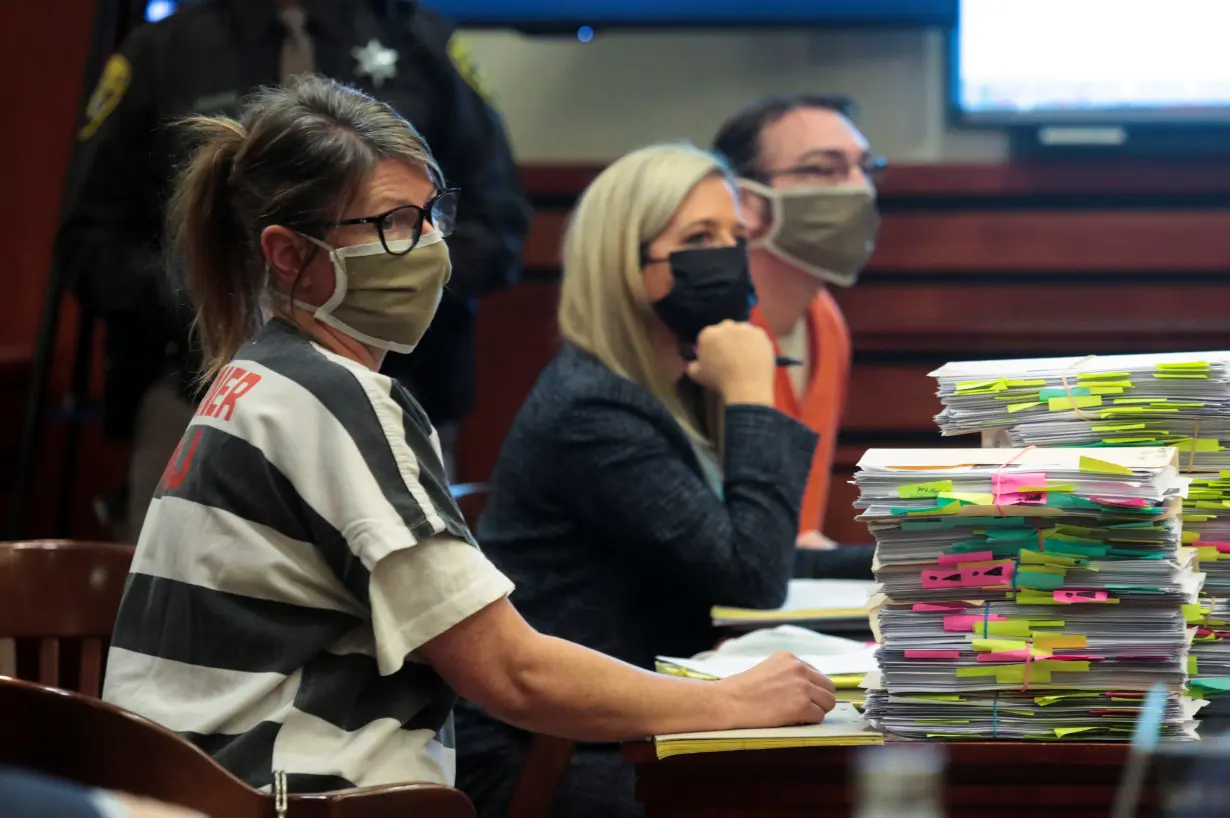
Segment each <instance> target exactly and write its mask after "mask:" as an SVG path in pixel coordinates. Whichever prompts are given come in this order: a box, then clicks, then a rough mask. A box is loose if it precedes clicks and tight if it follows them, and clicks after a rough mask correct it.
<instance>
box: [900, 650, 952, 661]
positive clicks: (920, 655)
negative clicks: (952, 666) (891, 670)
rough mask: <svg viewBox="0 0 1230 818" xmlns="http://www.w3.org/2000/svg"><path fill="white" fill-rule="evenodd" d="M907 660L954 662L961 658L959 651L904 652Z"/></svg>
mask: <svg viewBox="0 0 1230 818" xmlns="http://www.w3.org/2000/svg"><path fill="white" fill-rule="evenodd" d="M905 658H907V659H947V660H951V661H956V660H957V659H960V658H961V651H959V650H907V651H906V652H905Z"/></svg>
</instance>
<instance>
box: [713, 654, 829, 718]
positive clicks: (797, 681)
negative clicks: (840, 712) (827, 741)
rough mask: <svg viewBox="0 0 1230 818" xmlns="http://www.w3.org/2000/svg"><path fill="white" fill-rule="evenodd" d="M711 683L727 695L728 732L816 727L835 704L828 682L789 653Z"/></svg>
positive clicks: (774, 656)
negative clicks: (742, 729) (766, 728)
mask: <svg viewBox="0 0 1230 818" xmlns="http://www.w3.org/2000/svg"><path fill="white" fill-rule="evenodd" d="M715 684H717V685H719V686H722V687H724V688H725V691H726V692H728V693H729V694H730V710H729V712H730V713H731V714H732V715H733V717H734V721H733V723H732V725H731V729H738V728H742V727H788V726H790V725H794V724H819V723H820V722H822V721H824V716H825V714H826V713H828V712H829V711H830V710H832V709H833V708H834V707H835V706H836V705H837V699H836V698H835V697H834V695H833V694H834V692H835V691H836V689H837V688H836V687H835V686H834V685H833V682H832V680H830V679H829V678H828V677H827V676H824V675H823V674H821V673H820V672H819V671H817V670H816V669H815V668H813V667H812V666H811V665H808V664H806V663H805V662H801V661H799V659H798V658H797V657H795V656H793V655H791V654H789V653H775V654H773V655H772V656H770V657H769V658H768V659H766V660H765V661H763V662H761V663H760V664H758V665H756V667H754V668H752V669H751V670H749V671H747V672H745V673H740V674H739V675H738V676H731V677H730V678H728V679H724V680H722V681H720V682H715Z"/></svg>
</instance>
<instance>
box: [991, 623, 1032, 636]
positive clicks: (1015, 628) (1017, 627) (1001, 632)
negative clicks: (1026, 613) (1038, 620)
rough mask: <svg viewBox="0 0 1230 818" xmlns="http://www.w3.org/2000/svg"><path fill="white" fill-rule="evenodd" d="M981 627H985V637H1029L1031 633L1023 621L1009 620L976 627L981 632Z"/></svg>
mask: <svg viewBox="0 0 1230 818" xmlns="http://www.w3.org/2000/svg"><path fill="white" fill-rule="evenodd" d="M983 625H986V634H987V636H1019V637H1029V636H1030V635H1031V634H1032V633H1033V631H1032V630H1031V629H1030V627H1029V621H1028V620H1024V619H1017V620H1012V619H1009V620H1007V621H1005V622H984V623H982V624H980V625H979V626H978V630H980V631H981V630H982V629H983V628H982V626H983Z"/></svg>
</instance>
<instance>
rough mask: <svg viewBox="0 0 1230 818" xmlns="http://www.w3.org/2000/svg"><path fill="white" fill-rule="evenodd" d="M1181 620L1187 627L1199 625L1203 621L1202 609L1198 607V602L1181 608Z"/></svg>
mask: <svg viewBox="0 0 1230 818" xmlns="http://www.w3.org/2000/svg"><path fill="white" fill-rule="evenodd" d="M1183 619H1184V620H1185V621H1186V622H1187V624H1189V625H1199V624H1200V623H1201V622H1203V621H1204V608H1201V607H1200V603H1199V602H1193V603H1191V604H1189V605H1184V606H1183Z"/></svg>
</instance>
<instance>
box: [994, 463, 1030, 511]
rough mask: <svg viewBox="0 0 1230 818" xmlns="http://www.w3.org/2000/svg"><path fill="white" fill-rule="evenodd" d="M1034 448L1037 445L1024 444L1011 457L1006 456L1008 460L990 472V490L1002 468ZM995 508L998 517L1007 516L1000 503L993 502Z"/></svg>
mask: <svg viewBox="0 0 1230 818" xmlns="http://www.w3.org/2000/svg"><path fill="white" fill-rule="evenodd" d="M1036 448H1038V447H1037V446H1026V447H1025V448H1024V449H1021V450H1020V451H1019V452H1017V453H1016V454H1014V455H1013V456H1012V457H1010V458H1008V460H1006V461H1005V462H1004V463H1002V464H1000V467H999V468H998V469H996V470H995V473H994V474H992V475H991V491H992V492H994V491H995V484H996V480H995V478H997V477H999V476H1000V475H1001V474H1003V472H1004V469H1006V468H1008V467H1009V466H1011V465H1012V464H1013V463H1015V462H1016V461H1017V458H1018V457H1021V456H1022V455H1024V454H1025V453H1026V452H1028V451H1031V450H1032V449H1036ZM994 497H995V495H994V494H992V499H994ZM995 510H996V511H998V512H999V516H1000V517H1007V516H1008V515H1007V514H1005V513H1004V507H1003V506H1001V505H999V504H998V503H996V504H995Z"/></svg>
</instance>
